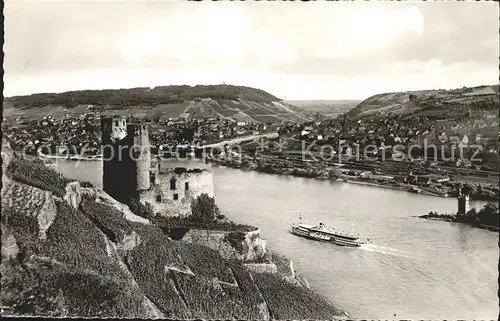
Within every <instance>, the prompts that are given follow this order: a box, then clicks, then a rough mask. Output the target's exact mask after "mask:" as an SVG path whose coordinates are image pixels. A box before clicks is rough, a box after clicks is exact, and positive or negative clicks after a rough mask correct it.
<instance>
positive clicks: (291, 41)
mask: <svg viewBox="0 0 500 321" xmlns="http://www.w3.org/2000/svg"><path fill="white" fill-rule="evenodd" d="M4 14H5V44H4V52H5V61H4V70H5V75H4V82H5V89H4V95H5V96H12V95H17V94H29V93H35V92H61V91H67V90H77V89H104V88H128V87H148V86H151V87H153V86H158V85H170V84H176V85H180V84H188V85H196V84H219V83H222V82H226V83H228V84H235V85H246V86H252V87H258V88H261V89H264V90H266V91H268V92H270V93H271V94H274V95H275V96H278V97H280V98H283V99H364V98H367V97H368V96H370V95H372V94H376V93H381V92H390V91H402V90H409V89H434V88H457V87H462V86H469V85H483V84H495V83H498V78H499V75H498V64H499V62H498V57H499V52H498V47H499V44H498V18H499V12H498V4H497V3H485V2H471V3H463V2H454V1H453V2H446V3H432V2H431V3H429V2H398V3H394V2H376V1H369V2H364V1H363V2H362V1H359V2H345V3H335V2H314V3H313V2H309V3H302V2H294V3H290V2H267V3H266V2H232V3H229V2H226V3H223V2H206V3H202V2H184V3H181V2H174V1H163V2H159V1H156V2H149V3H148V2H146V1H140V3H139V2H130V1H129V2H125V1H113V2H111V1H107V2H104V1H102V2H101V1H89V0H87V1H82V2H75V1H50V2H47V1H29V2H28V1H11V0H6V3H5V11H4Z"/></svg>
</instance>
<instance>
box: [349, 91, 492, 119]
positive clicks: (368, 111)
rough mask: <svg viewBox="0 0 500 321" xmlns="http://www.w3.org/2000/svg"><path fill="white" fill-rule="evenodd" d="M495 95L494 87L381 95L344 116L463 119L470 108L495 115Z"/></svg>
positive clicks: (369, 99) (364, 102)
mask: <svg viewBox="0 0 500 321" xmlns="http://www.w3.org/2000/svg"><path fill="white" fill-rule="evenodd" d="M498 93H499V86H498V85H493V86H479V87H473V88H467V87H463V88H460V89H453V90H444V89H439V90H422V91H408V92H398V93H385V94H378V95H375V96H372V97H370V98H368V99H366V100H364V101H362V102H361V103H359V104H358V105H357V106H356V107H355V108H353V109H352V110H350V111H349V112H348V113H347V114H348V115H349V116H350V117H361V118H363V117H374V116H384V115H402V116H407V117H415V116H427V117H435V118H445V119H446V118H453V117H455V116H460V115H463V114H464V113H466V112H468V110H469V108H473V109H481V110H482V111H484V112H488V111H490V112H494V113H496V114H497V115H498V106H499V105H498V103H499V100H498Z"/></svg>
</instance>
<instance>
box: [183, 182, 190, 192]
mask: <svg viewBox="0 0 500 321" xmlns="http://www.w3.org/2000/svg"><path fill="white" fill-rule="evenodd" d="M184 189H185V190H186V191H189V182H185V183H184Z"/></svg>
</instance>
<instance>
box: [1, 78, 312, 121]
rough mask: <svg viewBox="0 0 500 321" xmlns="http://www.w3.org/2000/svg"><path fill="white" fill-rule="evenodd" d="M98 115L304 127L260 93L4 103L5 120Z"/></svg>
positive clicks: (122, 92)
mask: <svg viewBox="0 0 500 321" xmlns="http://www.w3.org/2000/svg"><path fill="white" fill-rule="evenodd" d="M92 109H98V110H101V111H106V112H109V113H114V114H120V113H121V114H127V115H129V114H130V113H131V112H132V113H134V115H135V116H138V117H163V118H170V117H215V116H217V117H218V116H220V117H228V118H231V119H234V120H237V121H256V122H281V121H292V122H303V121H307V120H309V119H310V117H309V116H308V115H307V113H305V112H304V111H303V110H302V109H300V108H297V107H294V106H290V105H288V104H287V103H285V102H284V101H283V100H281V99H279V98H277V97H275V96H273V95H271V94H269V93H267V92H265V91H263V90H260V89H256V88H250V87H243V86H231V85H215V86H194V87H191V86H161V87H154V88H131V89H116V90H81V91H72V92H65V93H58V94H54V93H44V94H33V95H29V96H15V97H9V98H6V99H5V102H4V110H5V114H6V116H21V115H23V116H27V117H36V116H38V115H41V114H43V115H45V116H47V115H53V116H56V115H63V114H66V113H75V114H78V113H84V112H87V111H89V110H92Z"/></svg>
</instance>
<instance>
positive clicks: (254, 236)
mask: <svg viewBox="0 0 500 321" xmlns="http://www.w3.org/2000/svg"><path fill="white" fill-rule="evenodd" d="M231 233H241V232H227V231H209V230H194V229H191V230H189V231H188V232H187V233H186V234H185V235H184V237H183V238H182V241H183V242H187V243H197V244H201V245H205V246H208V247H210V248H212V249H214V250H217V251H219V253H220V254H221V255H222V257H224V258H225V259H236V260H238V261H242V262H255V261H261V260H263V259H265V258H267V249H266V240H264V239H262V238H261V236H260V230H259V229H257V230H255V231H252V232H246V233H244V239H243V241H241V242H240V244H239V246H237V247H239V249H237V248H236V247H235V246H234V245H233V244H231V242H230V241H229V240H228V237H230V234H231Z"/></svg>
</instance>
